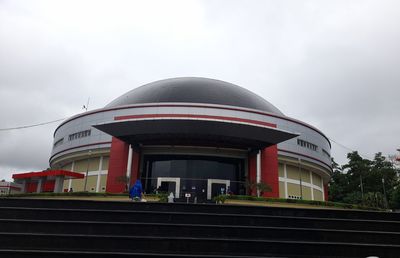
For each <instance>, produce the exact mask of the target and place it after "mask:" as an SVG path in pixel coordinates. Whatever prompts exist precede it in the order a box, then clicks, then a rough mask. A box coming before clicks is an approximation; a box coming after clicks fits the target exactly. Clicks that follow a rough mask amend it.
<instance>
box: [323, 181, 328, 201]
mask: <svg viewBox="0 0 400 258" xmlns="http://www.w3.org/2000/svg"><path fill="white" fill-rule="evenodd" d="M328 190H329V189H328V184H325V185H324V199H325V200H324V201H326V202H327V201H329V198H328V197H329V195H328Z"/></svg>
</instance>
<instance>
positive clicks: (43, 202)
mask: <svg viewBox="0 0 400 258" xmlns="http://www.w3.org/2000/svg"><path fill="white" fill-rule="evenodd" d="M0 207H32V208H34V207H36V208H57V209H58V208H61V209H62V208H65V207H68V208H71V209H101V210H137V211H159V212H162V211H168V212H188V211H189V212H199V213H202V212H204V213H218V214H253V215H276V216H300V217H317V218H343V219H366V220H393V221H400V213H391V212H374V211H358V210H334V209H298V208H282V207H260V206H242V205H215V204H185V203H173V204H170V203H141V202H116V201H87V200H60V199H27V198H0Z"/></svg>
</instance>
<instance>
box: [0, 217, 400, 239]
mask: <svg viewBox="0 0 400 258" xmlns="http://www.w3.org/2000/svg"><path fill="white" fill-rule="evenodd" d="M0 228H1V230H2V232H7V233H44V234H60V233H62V234H73V235H76V234H78V235H92V234H95V235H110V236H113V235H120V236H132V235H133V236H135V235H136V236H158V237H175V236H179V237H200V238H204V237H213V238H224V239H230V238H232V239H240V238H241V239H264V240H266V239H270V240H294V241H295V240H303V241H314V242H319V241H320V242H330V241H332V242H345V243H372V244H374V243H375V244H377V243H380V244H398V243H400V233H399V232H383V231H359V230H336V229H315V228H291V227H277V226H274V227H261V226H237V225H229V226H227V225H199V224H169V223H139V222H98V221H55V220H18V219H0Z"/></svg>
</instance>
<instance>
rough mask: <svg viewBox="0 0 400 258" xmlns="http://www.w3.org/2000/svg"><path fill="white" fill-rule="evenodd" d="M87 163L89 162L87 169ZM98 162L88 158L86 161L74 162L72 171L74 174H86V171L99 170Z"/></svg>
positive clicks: (96, 159) (97, 159)
mask: <svg viewBox="0 0 400 258" xmlns="http://www.w3.org/2000/svg"><path fill="white" fill-rule="evenodd" d="M88 162H89V167H88ZM99 162H100V158H98V157H96V158H90V159H89V160H87V159H82V160H78V161H75V164H74V171H75V172H86V171H87V170H89V171H98V170H99Z"/></svg>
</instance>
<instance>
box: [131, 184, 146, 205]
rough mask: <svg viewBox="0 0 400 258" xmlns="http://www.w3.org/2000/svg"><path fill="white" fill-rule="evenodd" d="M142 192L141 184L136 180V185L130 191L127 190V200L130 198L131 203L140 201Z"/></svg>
mask: <svg viewBox="0 0 400 258" xmlns="http://www.w3.org/2000/svg"><path fill="white" fill-rule="evenodd" d="M142 191H143V188H142V182H140V180H136V183H135V184H134V185H133V186H132V188H131V190H129V198H131V199H132V201H141V200H142Z"/></svg>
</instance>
